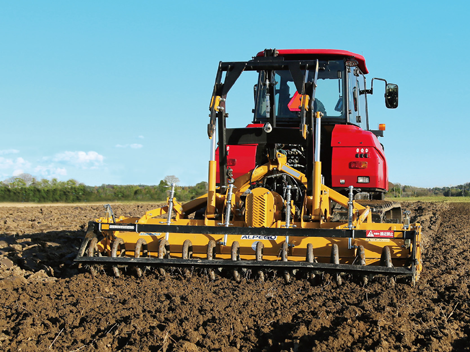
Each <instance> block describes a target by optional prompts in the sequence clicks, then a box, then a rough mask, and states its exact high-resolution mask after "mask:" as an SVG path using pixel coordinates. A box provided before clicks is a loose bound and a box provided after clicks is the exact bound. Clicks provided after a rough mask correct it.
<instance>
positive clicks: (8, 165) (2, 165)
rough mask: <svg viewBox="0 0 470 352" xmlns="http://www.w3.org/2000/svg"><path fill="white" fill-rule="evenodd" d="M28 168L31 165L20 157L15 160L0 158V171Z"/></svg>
mask: <svg viewBox="0 0 470 352" xmlns="http://www.w3.org/2000/svg"><path fill="white" fill-rule="evenodd" d="M30 166H31V163H30V162H29V161H26V160H24V159H23V158H22V157H18V158H16V159H7V158H4V157H0V169H28V168H29V167H30Z"/></svg>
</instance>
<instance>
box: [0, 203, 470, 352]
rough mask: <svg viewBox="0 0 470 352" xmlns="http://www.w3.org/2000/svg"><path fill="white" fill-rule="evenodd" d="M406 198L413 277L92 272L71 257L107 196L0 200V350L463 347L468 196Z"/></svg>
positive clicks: (469, 345)
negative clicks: (417, 241) (416, 225)
mask: <svg viewBox="0 0 470 352" xmlns="http://www.w3.org/2000/svg"><path fill="white" fill-rule="evenodd" d="M152 208H153V206H152V205H151V204H145V205H142V206H138V205H120V206H113V209H114V211H115V213H116V214H118V215H142V214H143V213H144V212H145V211H146V210H149V209H152ZM405 208H409V209H410V210H412V213H413V214H414V215H413V221H418V222H421V223H422V224H423V226H424V234H425V238H426V241H425V263H424V271H423V273H422V275H421V279H420V281H419V283H418V285H417V287H415V288H413V287H411V286H410V285H409V284H406V283H398V284H396V285H395V286H392V285H390V284H388V283H387V282H385V281H378V280H375V281H373V282H372V283H369V284H368V285H367V286H365V287H362V286H360V285H358V284H356V283H354V282H352V281H347V282H346V283H345V284H343V286H341V287H337V286H336V285H335V284H334V283H333V282H332V281H331V280H329V279H328V277H326V279H325V280H324V282H323V284H321V285H317V286H314V285H311V284H309V283H308V282H306V281H301V280H297V281H294V282H293V283H291V284H288V285H286V284H284V282H283V281H282V280H281V279H274V280H270V281H268V282H266V283H258V282H253V281H250V280H248V281H242V282H241V283H240V284H237V283H235V282H234V281H232V280H229V279H225V278H221V279H219V280H217V281H216V282H209V280H208V279H207V278H206V277H205V276H197V277H193V278H190V279H184V278H182V277H181V276H180V275H178V274H174V275H173V276H172V277H170V278H161V277H159V276H158V275H156V274H148V275H146V276H145V277H143V278H141V279H137V278H135V277H134V276H131V275H125V276H124V277H123V278H121V279H115V278H113V277H111V276H106V275H100V276H99V277H98V278H93V277H92V276H91V275H90V274H88V273H82V272H79V271H78V269H77V268H76V267H75V266H73V265H72V261H73V258H74V257H75V255H76V252H77V249H78V246H79V245H80V243H81V240H82V238H83V236H84V231H83V230H84V229H85V227H86V224H87V222H88V221H90V220H93V219H94V218H96V217H97V216H102V215H104V208H103V207H102V206H98V205H92V206H61V207H57V206H54V207H53V206H39V207H38V206H36V207H21V208H18V207H8V206H6V207H0V307H1V309H0V350H5V351H36V350H37V351H45V350H55V351H82V352H84V351H118V350H122V351H141V350H142V351H155V352H156V351H227V352H228V351H230V352H232V351H403V350H405V351H470V339H469V334H470V295H469V284H470V278H469V269H470V255H469V248H470V204H468V203H467V204H458V203H455V204H443V203H410V204H407V205H405Z"/></svg>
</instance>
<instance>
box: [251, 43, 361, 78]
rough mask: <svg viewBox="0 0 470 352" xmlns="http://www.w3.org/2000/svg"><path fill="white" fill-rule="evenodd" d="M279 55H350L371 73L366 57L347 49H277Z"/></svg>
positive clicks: (261, 53) (260, 53) (262, 53)
mask: <svg viewBox="0 0 470 352" xmlns="http://www.w3.org/2000/svg"><path fill="white" fill-rule="evenodd" d="M277 51H278V53H279V56H303V58H306V57H307V56H320V57H321V56H324V57H330V58H331V57H338V58H344V57H350V58H354V59H355V60H356V61H357V62H358V66H359V68H360V69H361V71H362V73H364V74H365V73H369V70H368V69H367V67H366V59H364V56H362V55H359V54H355V53H352V52H350V51H346V50H336V49H277ZM256 56H257V57H260V56H264V51H260V52H259V53H258V54H256Z"/></svg>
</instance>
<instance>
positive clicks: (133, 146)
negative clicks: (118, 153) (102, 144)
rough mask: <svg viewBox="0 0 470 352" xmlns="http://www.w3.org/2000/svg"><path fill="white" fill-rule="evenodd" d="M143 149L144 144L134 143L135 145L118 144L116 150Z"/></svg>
mask: <svg viewBox="0 0 470 352" xmlns="http://www.w3.org/2000/svg"><path fill="white" fill-rule="evenodd" d="M142 147H143V145H142V144H137V143H134V144H116V148H132V149H140V148H142Z"/></svg>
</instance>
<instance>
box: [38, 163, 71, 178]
mask: <svg viewBox="0 0 470 352" xmlns="http://www.w3.org/2000/svg"><path fill="white" fill-rule="evenodd" d="M34 173H35V174H36V175H40V176H42V177H45V178H54V177H55V178H57V177H59V176H66V175H67V170H66V169H65V168H63V167H55V166H54V164H50V165H48V166H41V165H39V166H36V167H35V168H34Z"/></svg>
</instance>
